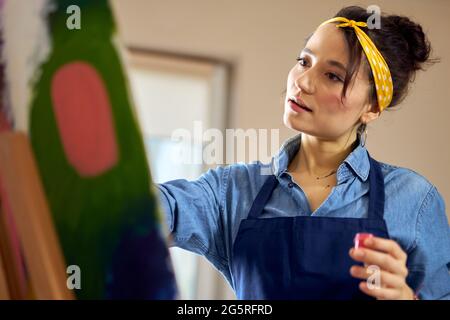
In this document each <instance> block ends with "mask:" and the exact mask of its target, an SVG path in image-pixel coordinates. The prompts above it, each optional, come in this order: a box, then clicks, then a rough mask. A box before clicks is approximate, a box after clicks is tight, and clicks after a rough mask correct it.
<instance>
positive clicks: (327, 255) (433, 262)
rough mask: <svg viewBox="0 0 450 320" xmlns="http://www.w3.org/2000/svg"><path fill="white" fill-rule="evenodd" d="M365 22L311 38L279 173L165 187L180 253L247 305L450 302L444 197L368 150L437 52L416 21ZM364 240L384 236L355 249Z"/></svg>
mask: <svg viewBox="0 0 450 320" xmlns="http://www.w3.org/2000/svg"><path fill="white" fill-rule="evenodd" d="M368 19H369V14H368V13H367V12H366V10H365V9H363V8H360V7H346V8H344V9H342V10H341V11H339V12H338V13H337V14H336V18H335V19H332V20H329V21H326V22H325V23H323V24H322V25H320V26H319V27H318V28H317V29H316V30H315V32H314V33H313V34H312V35H311V36H310V37H309V39H308V41H307V43H306V45H305V47H304V48H303V50H302V51H301V54H300V56H299V57H298V59H297V60H298V63H297V64H295V65H294V66H293V68H292V69H291V71H290V72H289V75H288V79H287V88H286V99H285V106H284V123H285V125H286V126H288V127H289V128H292V129H294V130H296V131H298V132H299V134H298V135H297V136H295V137H293V138H291V139H290V140H288V141H287V142H286V143H285V144H284V145H283V146H282V148H281V150H280V152H279V154H278V155H276V156H275V157H274V158H273V161H272V163H271V164H269V165H264V164H261V163H254V164H246V165H242V164H236V165H231V166H224V167H218V168H217V169H215V170H209V171H208V172H207V173H205V174H203V175H202V176H201V177H200V178H199V179H198V180H196V181H186V180H181V179H180V180H174V181H169V182H166V183H163V184H160V185H158V188H159V190H160V198H161V201H162V204H163V207H164V209H165V212H166V215H167V221H168V224H169V226H170V230H171V234H172V237H173V242H174V245H176V246H179V247H181V248H184V249H187V250H190V251H193V252H196V253H198V254H201V255H204V256H205V257H206V258H207V259H208V260H209V261H210V262H212V263H213V265H214V266H215V267H216V268H217V269H218V270H219V271H220V272H221V273H222V274H223V275H224V276H225V278H226V279H227V280H228V282H229V283H230V285H231V286H232V287H233V289H234V290H235V292H236V294H237V297H238V298H241V299H373V298H376V299H419V298H420V299H449V298H450V275H449V269H448V268H449V265H450V231H449V226H448V222H447V218H446V214H445V205H444V201H443V199H442V197H441V195H440V194H439V193H438V191H437V190H436V188H435V187H434V186H433V185H432V184H431V183H430V182H429V181H427V180H426V179H425V178H424V177H422V176H420V175H419V174H417V173H415V172H414V171H411V170H409V169H405V168H400V167H396V166H392V165H388V164H385V163H381V162H377V161H375V160H374V159H372V158H371V157H370V155H369V154H368V152H367V150H366V148H365V146H364V145H365V132H366V131H365V130H366V129H365V128H366V125H367V124H368V123H370V122H372V121H375V120H376V119H378V117H379V116H380V113H381V112H383V111H385V110H386V109H387V108H391V107H393V106H395V105H397V104H399V103H400V102H401V100H402V99H403V98H404V97H405V95H406V93H407V87H408V83H409V82H410V81H412V79H413V78H414V74H415V72H416V71H417V70H419V69H421V67H422V65H423V64H424V63H426V62H429V61H430V60H429V55H430V45H429V43H428V41H427V39H426V37H425V35H424V33H423V31H422V28H421V27H420V25H418V24H416V23H414V22H412V21H411V20H410V19H409V18H407V17H403V16H396V15H389V16H386V15H384V16H382V17H381V26H380V27H381V28H379V29H376V28H375V29H370V28H368V26H367V21H368ZM267 166H268V167H269V168H270V169H271V172H272V173H273V174H272V175H264V174H262V172H264V170H262V169H263V168H267ZM361 232H364V233H371V234H373V235H374V237H372V238H369V239H368V240H366V241H365V242H364V247H363V248H359V249H355V248H353V239H354V236H355V234H356V233H361ZM366 280H370V281H366Z"/></svg>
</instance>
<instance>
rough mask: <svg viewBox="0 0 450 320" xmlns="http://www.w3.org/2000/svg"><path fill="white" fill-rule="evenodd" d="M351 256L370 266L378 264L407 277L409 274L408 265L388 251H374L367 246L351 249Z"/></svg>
mask: <svg viewBox="0 0 450 320" xmlns="http://www.w3.org/2000/svg"><path fill="white" fill-rule="evenodd" d="M350 256H351V257H352V259H354V260H356V261H359V262H363V263H365V264H367V265H369V266H370V265H375V266H378V267H379V268H380V269H382V270H385V271H388V272H390V273H393V274H398V275H401V276H403V277H405V278H406V276H407V275H408V269H407V268H406V265H405V264H404V263H402V262H401V261H399V260H397V259H395V258H394V257H393V256H391V255H390V254H387V253H383V252H379V251H374V250H371V249H367V248H364V249H351V250H350Z"/></svg>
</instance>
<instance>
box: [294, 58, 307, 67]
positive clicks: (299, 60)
mask: <svg viewBox="0 0 450 320" xmlns="http://www.w3.org/2000/svg"><path fill="white" fill-rule="evenodd" d="M296 60H297V61H298V63H299V64H300V65H301V66H303V67H304V66H306V60H305V59H304V58H297V59H296Z"/></svg>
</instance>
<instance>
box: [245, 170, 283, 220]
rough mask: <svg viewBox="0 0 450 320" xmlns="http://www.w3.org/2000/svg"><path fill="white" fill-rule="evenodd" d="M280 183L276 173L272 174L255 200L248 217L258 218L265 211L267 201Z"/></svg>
mask: <svg viewBox="0 0 450 320" xmlns="http://www.w3.org/2000/svg"><path fill="white" fill-rule="evenodd" d="M277 185H278V180H277V177H276V176H275V175H270V176H269V177H268V178H267V179H266V181H265V182H264V185H263V186H262V188H261V190H260V191H259V193H258V195H257V196H256V199H255V201H253V204H252V208H251V209H250V213H249V214H248V218H247V219H256V218H258V216H259V215H260V214H261V213H262V212H263V210H264V206H265V205H266V202H267V201H268V200H269V198H270V196H271V195H272V192H273V190H274V189H275V187H276V186H277Z"/></svg>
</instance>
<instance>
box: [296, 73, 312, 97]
mask: <svg viewBox="0 0 450 320" xmlns="http://www.w3.org/2000/svg"><path fill="white" fill-rule="evenodd" d="M312 77H313V75H312V72H311V70H307V71H304V72H302V73H300V74H297V75H296V76H295V78H294V84H295V87H296V89H297V90H299V91H303V92H305V93H310V94H311V93H313V92H314V82H313V79H312Z"/></svg>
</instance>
